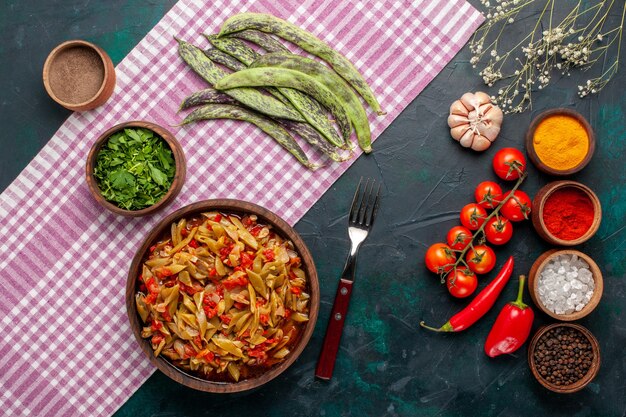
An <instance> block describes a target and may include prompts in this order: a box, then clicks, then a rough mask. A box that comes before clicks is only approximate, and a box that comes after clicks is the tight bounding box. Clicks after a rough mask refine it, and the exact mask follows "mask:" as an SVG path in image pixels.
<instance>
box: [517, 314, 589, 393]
mask: <svg viewBox="0 0 626 417" xmlns="http://www.w3.org/2000/svg"><path fill="white" fill-rule="evenodd" d="M528 365H529V366H530V370H531V372H532V374H533V376H534V377H535V378H536V379H537V381H539V383H540V384H541V385H543V386H544V387H546V388H547V389H549V390H550V391H554V392H556V393H559V394H570V393H573V392H577V391H580V390H582V389H583V388H585V387H586V386H587V385H588V384H589V383H590V382H591V381H593V379H594V378H595V377H596V375H597V374H598V371H599V370H600V345H599V344H598V340H597V339H596V338H595V337H594V336H593V334H592V333H591V332H590V331H589V330H587V329H586V328H585V327H583V326H581V325H579V324H573V323H554V324H551V325H549V326H544V327H542V328H540V329H539V330H538V331H537V333H536V334H535V336H534V337H533V339H532V340H531V342H530V345H529V347H528Z"/></svg>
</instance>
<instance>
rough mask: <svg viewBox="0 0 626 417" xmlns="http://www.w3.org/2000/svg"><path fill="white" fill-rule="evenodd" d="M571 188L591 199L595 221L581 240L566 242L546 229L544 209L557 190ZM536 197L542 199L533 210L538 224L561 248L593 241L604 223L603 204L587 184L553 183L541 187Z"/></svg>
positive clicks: (550, 240)
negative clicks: (602, 222)
mask: <svg viewBox="0 0 626 417" xmlns="http://www.w3.org/2000/svg"><path fill="white" fill-rule="evenodd" d="M569 187H572V188H577V189H579V190H581V191H582V192H584V193H585V195H586V196H587V197H589V200H591V204H593V221H592V222H591V226H589V229H588V230H587V231H586V232H585V234H583V235H582V236H580V237H579V238H577V239H573V240H564V239H561V238H558V237H556V236H554V235H553V234H552V233H550V231H549V230H548V228H547V227H546V224H545V222H544V220H543V208H544V206H545V204H546V201H547V200H548V198H549V197H550V195H552V194H553V193H554V192H555V191H557V190H560V189H563V188H569ZM535 196H536V197H540V198H539V201H537V203H536V204H533V206H534V207H533V208H532V209H533V211H532V212H533V213H535V214H534V215H535V217H536V222H538V223H539V226H540V227H541V230H542V231H543V232H544V233H545V234H546V235H547V236H548V237H549V238H550V239H549V242H550V243H553V244H555V245H559V246H576V245H580V244H581V243H584V242H586V241H588V240H589V239H591V238H592V237H593V236H594V235H595V234H596V232H597V231H598V229H599V228H600V223H601V221H602V204H601V203H600V199H599V198H598V196H597V195H596V193H594V192H593V190H592V189H591V188H589V187H588V186H586V185H585V184H582V183H580V182H578V181H572V180H560V181H553V182H550V183H548V184H546V185H544V186H543V187H541V189H540V190H539V191H538V192H537V194H535ZM531 216H532V214H531ZM534 224H535V222H533V225H534Z"/></svg>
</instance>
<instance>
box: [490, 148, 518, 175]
mask: <svg viewBox="0 0 626 417" xmlns="http://www.w3.org/2000/svg"><path fill="white" fill-rule="evenodd" d="M493 170H494V171H495V172H496V175H497V176H498V177H500V178H502V179H503V180H506V181H513V180H516V179H518V178H519V176H520V171H521V172H524V171H526V158H525V157H524V154H523V153H522V152H521V151H519V150H518V149H515V148H503V149H500V150H499V151H498V152H496V154H495V155H494V156H493Z"/></svg>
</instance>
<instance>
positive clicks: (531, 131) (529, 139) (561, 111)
mask: <svg viewBox="0 0 626 417" xmlns="http://www.w3.org/2000/svg"><path fill="white" fill-rule="evenodd" d="M555 115H564V116H570V117H573V118H575V119H576V120H578V121H579V122H580V123H581V124H582V125H583V127H584V128H585V130H586V131H587V136H588V137H589V149H588V150H587V155H585V158H584V159H583V160H582V161H581V162H580V163H579V164H578V165H576V166H575V167H573V168H570V169H566V170H557V169H554V168H552V167H550V166H548V165H546V164H544V163H543V162H542V161H541V160H540V159H539V156H538V155H537V152H536V151H535V146H534V144H533V136H534V135H535V130H537V126H539V123H541V122H542V121H543V120H544V119H546V118H547V117H550V116H555ZM595 149H596V136H595V133H594V132H593V129H592V128H591V125H590V124H589V122H587V120H586V119H585V118H584V117H583V115H582V114H580V113H578V112H577V111H574V110H572V109H567V108H563V107H560V108H556V109H551V110H547V111H544V112H543V113H540V114H538V115H537V116H536V117H535V118H534V119H533V121H532V122H531V123H530V126H529V127H528V130H527V131H526V152H527V153H528V157H529V158H530V160H531V161H532V163H533V164H534V165H535V166H536V167H537V169H538V170H539V171H541V172H543V173H546V174H550V175H556V176H566V175H571V174H574V173H576V172H578V171H580V170H581V169H583V168H584V167H585V166H587V164H588V163H589V161H590V160H591V157H592V156H593V153H594V151H595Z"/></svg>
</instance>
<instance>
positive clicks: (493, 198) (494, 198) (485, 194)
mask: <svg viewBox="0 0 626 417" xmlns="http://www.w3.org/2000/svg"><path fill="white" fill-rule="evenodd" d="M474 198H476V203H478V204H479V205H480V206H482V207H484V208H486V209H492V208H496V207H497V206H498V204H500V201H502V188H500V186H499V185H498V184H496V183H495V182H493V181H483V182H481V183H480V184H478V186H477V187H476V190H475V191H474Z"/></svg>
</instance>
